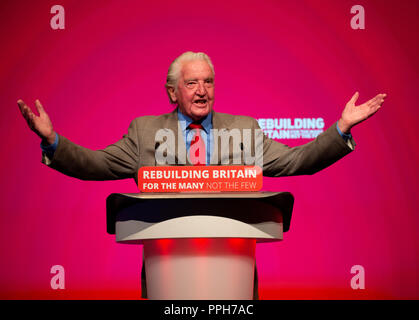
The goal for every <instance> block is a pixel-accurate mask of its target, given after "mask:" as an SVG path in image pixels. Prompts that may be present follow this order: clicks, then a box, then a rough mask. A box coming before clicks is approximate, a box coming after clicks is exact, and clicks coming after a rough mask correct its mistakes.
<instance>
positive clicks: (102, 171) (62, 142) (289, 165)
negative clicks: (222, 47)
mask: <svg viewBox="0 0 419 320" xmlns="http://www.w3.org/2000/svg"><path fill="white" fill-rule="evenodd" d="M162 128H166V129H170V130H172V131H173V132H174V134H175V137H176V146H175V147H176V150H175V151H176V152H177V151H178V150H181V151H182V150H184V149H185V142H184V140H183V139H177V137H178V134H179V130H180V129H179V123H178V116H177V110H176V109H175V110H174V111H173V112H171V113H167V114H163V115H160V116H144V117H139V118H136V119H135V120H133V121H132V122H131V124H130V126H129V128H128V134H125V135H124V136H123V138H122V139H121V140H119V141H117V142H116V143H114V144H112V145H109V146H108V147H106V148H105V149H103V150H90V149H88V148H84V147H82V146H79V145H77V144H75V143H72V142H71V141H70V140H68V139H67V138H65V137H64V136H61V135H60V136H59V142H58V146H57V149H56V151H55V153H54V156H53V157H52V159H49V158H48V157H47V156H46V154H43V157H42V162H43V163H45V164H46V165H48V166H50V167H51V168H53V169H55V170H58V171H59V172H61V173H64V174H66V175H68V176H71V177H75V178H78V179H82V180H116V179H125V178H134V179H135V181H136V183H137V184H138V181H137V172H138V169H139V168H140V167H143V166H155V165H156V160H155V151H156V142H155V139H154V137H155V134H156V131H157V130H159V129H162ZM213 128H214V129H219V130H222V129H227V130H232V129H235V128H237V129H239V130H241V129H252V130H254V129H259V125H258V122H257V121H256V120H255V119H253V118H251V117H246V116H236V115H230V114H225V113H218V112H213ZM178 141H179V142H178ZM253 145H254V144H253ZM354 146H355V142H354V141H353V140H352V139H351V140H350V141H348V142H347V143H346V142H345V141H344V140H343V138H342V137H341V136H340V135H339V133H338V131H337V129H336V124H334V125H332V126H331V127H330V128H329V129H327V130H326V131H324V132H322V133H321V134H320V135H319V136H318V137H317V138H316V139H315V140H313V141H311V142H309V143H306V144H304V145H301V146H297V147H293V148H291V147H288V146H286V145H284V144H281V143H279V142H277V141H274V140H272V139H269V138H268V137H266V136H264V138H263V175H265V176H270V177H280V176H293V175H306V174H313V173H316V172H318V171H320V170H322V169H324V168H326V167H328V166H330V165H331V164H333V163H334V162H336V161H337V160H339V159H340V158H342V157H343V156H345V155H346V154H348V153H349V152H351V151H352V150H353V148H354ZM175 151H174V152H175ZM220 154H221V152H219V153H218V161H217V160H216V161H215V162H216V163H217V164H220V162H219V161H220ZM232 158H233V155H232V154H230V160H231V162H232ZM176 164H177V165H184V164H179V163H178V157H177V156H176ZM242 164H244V163H242ZM186 165H188V163H186Z"/></svg>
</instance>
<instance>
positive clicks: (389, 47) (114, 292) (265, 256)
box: [0, 0, 419, 299]
mask: <svg viewBox="0 0 419 320" xmlns="http://www.w3.org/2000/svg"><path fill="white" fill-rule="evenodd" d="M54 4H61V5H63V6H64V7H65V10H66V29H65V30H57V31H54V30H52V29H51V28H50V18H51V16H52V15H51V14H50V8H51V6H52V5H54ZM355 4H362V5H363V6H364V8H365V12H366V29H365V30H352V29H351V28H350V19H351V17H352V15H351V14H350V8H351V6H352V5H355ZM418 8H419V3H418V2H417V1H408V0H403V1H396V2H394V1H383V0H374V1H367V0H363V1H361V2H359V3H358V1H347V0H341V1H334V0H330V1H318V0H301V1H294V0H289V1H211V2H199V1H198V2H197V1H191V2H188V1H156V2H152V3H151V2H150V1H147V2H146V1H116V0H113V1H111V0H109V1H103V0H101V1H75V0H74V1H1V2H0V25H1V29H0V30H1V31H0V43H1V50H0V57H1V59H0V61H1V62H0V107H1V117H0V123H1V126H0V128H1V136H2V137H3V139H2V157H1V160H0V164H1V165H0V177H1V194H0V196H1V199H0V200H1V201H0V215H1V224H0V258H1V264H0V298H2V299H15V298H19V299H46V298H48V299H139V298H140V267H141V254H142V253H141V252H142V250H141V247H139V246H129V245H122V244H117V243H115V239H114V236H111V235H109V234H107V233H106V218H105V199H106V197H107V196H108V195H109V194H110V193H112V192H136V191H137V188H136V185H135V183H134V181H133V180H121V181H113V182H112V181H109V182H85V181H78V180H76V179H73V178H69V177H67V176H64V175H62V174H60V173H58V172H56V171H54V170H51V169H49V168H47V167H46V166H44V165H43V164H41V162H40V160H41V152H40V148H39V143H40V141H39V138H38V137H37V136H36V135H34V134H33V133H32V132H31V131H30V130H29V129H28V128H27V126H26V123H25V121H24V120H23V119H22V117H21V115H20V113H19V111H18V108H17V105H16V101H17V100H18V99H19V98H21V99H23V100H24V101H25V102H27V103H28V104H29V105H31V106H33V105H34V104H33V102H34V100H35V99H36V98H39V99H40V100H41V102H42V103H43V105H44V107H45V109H46V110H47V112H48V113H49V115H50V117H51V118H52V120H53V123H54V127H55V129H56V130H57V132H59V133H60V134H62V135H64V136H66V137H67V138H69V139H70V140H72V141H74V142H76V143H78V144H81V145H83V146H86V147H89V148H103V147H105V146H107V145H108V144H111V143H113V142H114V141H116V140H118V139H120V138H121V136H122V134H124V133H125V132H126V131H127V128H128V125H129V123H130V121H131V120H132V119H134V118H135V117H138V116H142V115H148V114H161V113H165V112H170V111H171V110H172V106H171V105H170V104H169V103H168V98H167V96H166V93H165V90H164V86H163V85H164V81H165V77H166V72H167V68H168V66H169V64H170V62H171V61H172V60H173V59H174V58H175V57H176V56H178V55H179V54H181V53H182V52H184V51H187V50H193V51H204V52H206V53H208V54H209V56H210V57H211V58H212V60H213V62H214V65H215V72H216V102H215V106H214V107H215V110H217V111H220V112H227V113H233V114H245V115H249V116H253V117H255V118H263V117H264V118H281V117H291V118H294V117H323V118H324V119H325V122H326V126H327V127H328V126H330V125H331V124H332V123H334V122H335V121H336V120H337V119H338V118H339V116H340V113H341V111H342V109H343V107H344V105H345V103H346V102H347V101H348V100H349V99H350V98H351V96H352V95H353V93H354V92H355V91H359V92H360V98H359V102H364V101H365V100H367V99H369V98H371V97H373V96H374V95H375V94H377V93H382V92H385V93H387V94H388V99H387V101H386V103H385V104H384V106H383V108H382V109H381V110H380V111H379V113H378V114H377V115H375V116H374V117H373V118H371V119H369V120H368V121H367V122H364V123H362V124H361V125H359V126H358V127H356V128H354V129H353V131H352V133H353V136H354V139H355V141H356V142H357V147H356V151H355V152H353V153H351V154H350V155H348V156H347V157H345V158H344V159H342V160H341V161H339V162H338V163H336V164H334V165H333V166H331V167H330V168H328V169H326V170H324V171H322V172H320V173H317V174H315V175H313V176H301V177H288V178H278V179H272V178H265V179H264V189H265V190H270V191H290V192H292V193H293V194H294V196H295V200H296V201H295V207H294V212H293V218H292V222H291V229H290V231H289V232H288V233H286V234H285V237H284V241H283V242H280V243H272V244H260V245H258V246H257V249H256V251H257V253H256V254H257V264H258V270H259V279H260V284H259V286H260V296H261V299H418V298H419V289H418V288H419V281H418V267H419V264H418V251H419V250H418V236H417V232H416V229H417V227H418V225H419V218H418V215H417V210H416V209H415V208H416V205H415V202H416V200H417V199H416V197H417V187H418V185H417V179H418V169H417V164H418V155H419V152H418V148H417V146H418V144H417V139H418V134H417V117H418V115H419V111H418V103H417V100H416V99H417V90H418V85H419V81H418V69H419V68H418V65H419V63H418V59H417V57H418V53H419V52H418V48H419V44H418V41H417V30H419V21H418V19H417V16H418V14H419V12H418V11H419V10H418ZM150 138H151V139H152V138H153V137H150ZM282 142H283V143H286V144H289V145H297V144H301V143H303V142H307V140H284V141H282ZM56 264H59V265H62V266H64V268H65V271H66V289H65V290H52V289H51V288H50V279H51V277H52V275H51V274H50V268H51V266H53V265H56ZM357 264H360V265H362V266H363V267H364V268H365V276H366V282H365V285H366V289H365V290H352V289H351V287H350V279H351V277H352V276H353V275H352V274H351V273H350V269H351V267H352V266H353V265H357Z"/></svg>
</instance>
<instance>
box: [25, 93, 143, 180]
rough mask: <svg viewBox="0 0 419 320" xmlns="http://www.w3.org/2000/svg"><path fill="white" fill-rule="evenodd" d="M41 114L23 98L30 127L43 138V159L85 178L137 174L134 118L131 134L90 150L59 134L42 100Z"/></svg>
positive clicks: (122, 177)
mask: <svg viewBox="0 0 419 320" xmlns="http://www.w3.org/2000/svg"><path fill="white" fill-rule="evenodd" d="M35 105H36V108H37V110H38V112H39V116H37V115H35V114H34V113H33V112H32V110H31V109H30V108H29V107H28V106H27V105H26V104H25V103H24V102H23V101H22V100H19V101H18V106H19V109H20V111H21V112H22V115H23V117H24V118H25V120H26V122H27V123H28V126H29V128H30V129H31V130H32V131H34V132H35V133H36V134H37V135H38V136H39V137H40V138H41V140H42V142H41V147H42V149H43V150H44V152H43V157H42V162H43V163H45V164H46V165H48V166H50V167H51V168H53V169H56V170H57V171H59V172H61V173H64V174H66V175H68V176H71V177H75V178H78V179H82V180H115V179H124V178H131V177H135V174H136V171H137V165H138V147H137V138H138V137H137V129H136V121H135V120H134V121H133V122H132V123H131V125H130V127H129V129H128V134H127V135H124V137H123V138H122V139H121V140H119V141H118V142H116V143H114V144H112V145H110V146H108V147H107V148H105V149H103V150H90V149H88V148H84V147H82V146H79V145H77V144H75V143H73V142H71V141H70V140H68V139H66V138H65V137H63V136H60V135H59V134H57V133H56V132H55V131H54V129H53V126H52V122H51V120H50V118H49V116H48V114H47V113H46V112H45V110H44V108H43V107H42V105H41V103H40V102H39V100H37V101H36V102H35Z"/></svg>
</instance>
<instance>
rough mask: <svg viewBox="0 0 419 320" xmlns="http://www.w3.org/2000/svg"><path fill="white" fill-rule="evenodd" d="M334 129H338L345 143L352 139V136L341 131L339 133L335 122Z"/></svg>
mask: <svg viewBox="0 0 419 320" xmlns="http://www.w3.org/2000/svg"><path fill="white" fill-rule="evenodd" d="M336 129H338V132H339V134H340V136H341V137H342V138H343V140H345V142H348V140H349V139H351V138H352V135H351V134H350V133H343V132H342V131H340V129H339V126H338V123H337V122H336Z"/></svg>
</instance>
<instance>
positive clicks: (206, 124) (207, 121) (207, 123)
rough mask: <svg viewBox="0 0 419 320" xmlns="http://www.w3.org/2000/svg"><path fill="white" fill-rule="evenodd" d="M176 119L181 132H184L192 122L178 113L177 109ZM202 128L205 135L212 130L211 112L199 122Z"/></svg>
mask: <svg viewBox="0 0 419 320" xmlns="http://www.w3.org/2000/svg"><path fill="white" fill-rule="evenodd" d="M177 114H178V119H179V123H180V127H181V129H182V131H183V132H186V129H187V128H188V126H189V125H190V124H191V123H192V122H193V120H192V119H191V118H190V117H188V116H186V115H184V114H183V113H182V112H180V110H179V108H178V109H177ZM201 125H202V127H203V128H204V130H205V132H206V133H209V132H210V130H211V128H212V112H210V113H209V114H208V115H207V116H206V117H205V118H204V119H203V120H202V122H201Z"/></svg>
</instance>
